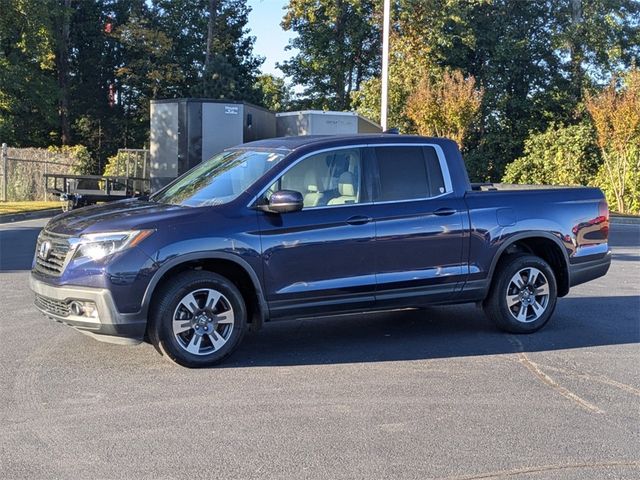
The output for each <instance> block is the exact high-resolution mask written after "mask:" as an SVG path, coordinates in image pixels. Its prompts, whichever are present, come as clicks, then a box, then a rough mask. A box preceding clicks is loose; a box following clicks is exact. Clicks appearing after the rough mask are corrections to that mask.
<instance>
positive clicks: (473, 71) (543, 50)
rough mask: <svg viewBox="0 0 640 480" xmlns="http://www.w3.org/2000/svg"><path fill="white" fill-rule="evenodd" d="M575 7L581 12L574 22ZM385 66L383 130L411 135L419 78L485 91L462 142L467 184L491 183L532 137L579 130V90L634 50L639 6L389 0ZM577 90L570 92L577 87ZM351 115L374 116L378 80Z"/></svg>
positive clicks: (624, 2) (624, 63)
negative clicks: (453, 80) (555, 129)
mask: <svg viewBox="0 0 640 480" xmlns="http://www.w3.org/2000/svg"><path fill="white" fill-rule="evenodd" d="M578 3H579V4H582V7H581V8H582V10H583V13H582V15H581V16H580V17H579V18H574V17H572V13H573V11H572V8H573V7H574V6H575V5H576V4H578ZM393 4H394V6H395V8H394V11H393V13H392V19H393V25H392V31H391V43H390V50H391V56H390V65H389V125H390V126H395V127H399V128H400V129H401V131H403V132H405V133H414V132H415V131H416V125H415V124H414V123H413V122H412V121H411V120H410V119H409V118H408V117H407V111H406V108H405V106H406V104H407V101H408V98H409V97H410V95H411V94H412V93H413V92H414V91H415V90H416V89H417V87H418V85H419V82H420V81H421V80H422V79H423V78H428V79H429V80H430V81H434V78H435V79H438V78H440V77H441V76H442V75H443V72H445V71H447V70H450V69H453V70H459V71H461V72H462V73H463V74H464V76H465V77H468V76H473V77H474V78H475V79H476V82H477V83H478V85H479V86H480V87H482V88H483V89H484V96H483V102H482V106H481V112H480V118H481V122H480V124H479V126H478V128H477V129H475V130H474V131H472V132H471V134H470V135H469V138H468V140H467V141H466V142H465V147H466V152H465V154H466V159H467V162H468V166H469V169H470V175H471V177H472V179H474V180H481V181H497V180H498V179H500V178H501V177H502V175H503V172H504V168H505V166H506V165H507V164H508V163H509V162H511V161H512V160H513V159H514V158H518V157H521V156H522V154H523V151H524V143H525V140H526V139H527V138H528V136H529V133H530V132H534V133H535V132H543V131H545V130H546V129H547V127H548V125H549V124H550V123H551V122H561V123H564V124H576V123H580V121H581V117H582V116H584V108H583V107H582V104H581V102H582V96H581V95H582V89H583V88H587V87H592V86H594V85H596V84H598V83H599V82H601V81H602V79H603V78H604V79H606V78H607V76H608V75H610V74H611V73H612V71H613V70H614V69H618V68H626V67H628V66H629V65H630V64H632V63H633V61H634V59H636V61H637V59H638V55H639V53H640V41H638V39H639V36H640V23H638V21H637V18H638V16H639V15H640V3H639V2H637V1H634V0H594V1H589V2H586V1H582V2H576V0H560V1H553V2H552V1H535V2H534V1H530V2H529V1H512V0H477V1H473V2H442V1H440V0H396V1H395V2H393ZM576 85H577V87H576ZM353 102H354V105H355V106H356V108H357V110H358V111H359V112H360V113H362V114H364V115H367V116H370V117H371V118H374V119H378V118H379V113H378V112H379V108H380V107H379V105H380V81H379V79H378V78H373V79H371V80H369V81H368V82H365V84H364V85H363V86H362V88H361V89H360V91H358V92H354V94H353Z"/></svg>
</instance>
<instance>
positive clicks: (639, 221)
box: [609, 215, 640, 225]
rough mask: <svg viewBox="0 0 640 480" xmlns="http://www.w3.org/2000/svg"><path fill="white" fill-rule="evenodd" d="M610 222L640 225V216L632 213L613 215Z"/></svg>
mask: <svg viewBox="0 0 640 480" xmlns="http://www.w3.org/2000/svg"><path fill="white" fill-rule="evenodd" d="M609 222H610V223H611V224H612V225H640V217H634V216H631V215H611V216H610V217H609Z"/></svg>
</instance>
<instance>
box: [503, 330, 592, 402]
mask: <svg viewBox="0 0 640 480" xmlns="http://www.w3.org/2000/svg"><path fill="white" fill-rule="evenodd" d="M509 338H510V340H511V342H512V343H513V344H514V345H515V346H516V348H517V349H518V352H517V353H518V360H519V362H520V363H521V364H522V365H524V366H525V367H526V368H527V370H529V371H530V372H531V373H532V374H533V375H534V376H535V377H536V378H538V380H540V381H541V382H542V383H544V384H545V385H547V386H548V387H550V388H551V389H553V390H554V391H556V392H557V393H559V394H560V395H562V396H563V397H565V398H567V399H568V400H571V401H572V402H574V403H576V404H577V405H578V406H580V407H581V408H583V409H585V410H587V411H589V412H591V413H597V414H600V413H604V410H601V409H600V408H598V407H597V406H596V405H594V404H593V403H591V402H589V401H587V400H585V399H584V398H582V397H580V396H579V395H576V394H575V393H573V392H572V391H571V390H569V389H568V388H566V387H563V386H562V385H560V384H559V383H558V382H556V381H555V380H554V379H553V378H551V377H550V376H549V375H547V374H546V373H545V372H544V371H542V369H541V368H540V366H539V365H538V364H537V363H535V362H534V361H532V360H531V359H530V358H529V357H528V356H527V354H526V353H524V346H523V345H522V342H520V340H518V339H517V338H515V337H513V336H510V337H509Z"/></svg>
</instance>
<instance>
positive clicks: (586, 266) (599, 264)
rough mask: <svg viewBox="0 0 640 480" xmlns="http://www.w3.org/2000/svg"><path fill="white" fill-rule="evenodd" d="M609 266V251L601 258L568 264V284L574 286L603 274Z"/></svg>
mask: <svg viewBox="0 0 640 480" xmlns="http://www.w3.org/2000/svg"><path fill="white" fill-rule="evenodd" d="M610 266H611V251H608V252H607V253H606V254H605V255H603V256H602V258H599V259H597V260H590V261H587V262H582V263H575V264H573V265H569V286H571V287H575V286H576V285H580V284H581V283H586V282H588V281H590V280H593V279H596V278H599V277H602V276H604V275H605V274H606V273H607V272H608V271H609V267H610Z"/></svg>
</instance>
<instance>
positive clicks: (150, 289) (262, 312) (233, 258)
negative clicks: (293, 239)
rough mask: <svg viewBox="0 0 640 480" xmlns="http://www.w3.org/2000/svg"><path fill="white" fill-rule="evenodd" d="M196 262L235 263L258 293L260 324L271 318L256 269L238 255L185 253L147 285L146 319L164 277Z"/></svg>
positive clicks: (143, 304) (168, 264)
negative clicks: (174, 270) (221, 261)
mask: <svg viewBox="0 0 640 480" xmlns="http://www.w3.org/2000/svg"><path fill="white" fill-rule="evenodd" d="M194 260H226V261H230V262H233V263H235V264H236V265H238V266H239V267H240V268H242V269H243V270H244V271H245V273H246V274H247V275H249V278H250V279H251V283H253V287H254V289H255V292H256V297H257V298H258V308H259V319H260V324H262V323H264V322H265V321H266V320H267V319H268V318H269V306H268V304H267V301H266V299H265V296H264V292H263V290H262V285H261V284H260V280H259V278H258V275H257V274H256V272H255V271H254V269H253V268H252V267H251V265H249V263H248V262H247V261H246V260H244V259H242V258H240V257H239V256H237V255H234V254H232V253H227V252H192V253H185V254H184V255H179V256H177V257H173V258H172V259H170V260H167V261H166V262H164V263H163V264H162V266H161V267H160V268H158V270H156V271H155V272H154V274H153V276H152V277H151V280H150V281H149V284H148V285H147V288H146V290H145V292H144V296H143V297H142V308H141V311H142V313H143V314H144V316H145V318H146V317H148V315H149V304H150V302H151V297H153V294H154V292H155V290H156V287H157V286H158V284H159V283H160V280H161V279H162V278H163V277H164V275H165V274H166V273H167V272H168V271H169V270H171V269H172V268H174V267H177V266H178V265H181V264H183V263H187V262H191V261H194Z"/></svg>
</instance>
